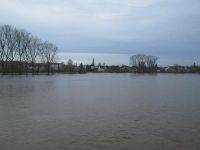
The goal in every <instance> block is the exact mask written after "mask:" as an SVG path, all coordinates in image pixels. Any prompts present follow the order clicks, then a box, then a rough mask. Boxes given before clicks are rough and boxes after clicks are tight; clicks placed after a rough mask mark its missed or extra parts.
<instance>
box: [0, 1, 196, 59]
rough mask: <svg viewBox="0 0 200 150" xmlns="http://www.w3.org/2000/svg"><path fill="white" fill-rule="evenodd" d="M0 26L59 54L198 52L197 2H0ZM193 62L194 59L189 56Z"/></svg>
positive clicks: (193, 54)
mask: <svg viewBox="0 0 200 150" xmlns="http://www.w3.org/2000/svg"><path fill="white" fill-rule="evenodd" d="M0 3H1V5H0V18H1V19H0V24H12V25H15V26H17V27H19V28H25V29H27V30H29V31H31V32H33V34H36V35H38V36H39V37H41V38H43V39H46V40H51V41H52V42H54V43H55V44H57V45H58V46H59V47H60V49H61V50H62V51H63V52H93V53H94V52H97V53H122V54H124V53H125V54H135V53H148V54H155V55H166V56H172V57H176V56H177V57H181V58H183V59H185V58H187V57H190V58H191V59H194V60H195V59H196V60H198V59H199V57H197V56H200V50H199V49H200V10H199V8H200V1H199V0H190V1H188V0H123V1H122V0H84V1H83V0H28V1H27V0H9V1H8V0H0ZM191 61H192V60H191Z"/></svg>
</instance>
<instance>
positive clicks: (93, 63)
mask: <svg viewBox="0 0 200 150" xmlns="http://www.w3.org/2000/svg"><path fill="white" fill-rule="evenodd" d="M91 66H95V62H94V58H93V60H92V65H91Z"/></svg>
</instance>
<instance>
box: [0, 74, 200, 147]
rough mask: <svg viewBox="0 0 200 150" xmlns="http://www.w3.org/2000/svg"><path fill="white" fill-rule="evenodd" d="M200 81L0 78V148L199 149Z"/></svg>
mask: <svg viewBox="0 0 200 150" xmlns="http://www.w3.org/2000/svg"><path fill="white" fill-rule="evenodd" d="M199 83H200V75H195V74H182V75H181V74H159V75H153V76H152V75H151V76H150V75H133V74H84V75H54V76H42V75H41V76H2V77H0V149H1V150H27V149H28V150H45V149H48V150H58V149H59V150H62V149H70V150H71V149H84V150H88V149H92V150H101V149H109V150H113V149H142V150H145V149H147V150H155V149H162V150H163V149H164V150H169V149H170V150H177V149H181V150H197V149H200V143H199V139H200V84H199Z"/></svg>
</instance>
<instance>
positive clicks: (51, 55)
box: [41, 42, 58, 74]
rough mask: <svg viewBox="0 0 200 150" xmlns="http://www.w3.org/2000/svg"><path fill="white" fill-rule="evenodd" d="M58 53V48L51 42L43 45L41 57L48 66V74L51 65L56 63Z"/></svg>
mask: <svg viewBox="0 0 200 150" xmlns="http://www.w3.org/2000/svg"><path fill="white" fill-rule="evenodd" d="M57 51H58V47H57V46H55V45H53V44H52V43H50V42H44V43H43V44H42V51H41V55H42V58H43V61H44V62H45V63H46V64H47V72H48V74H50V65H51V63H53V62H55V58H56V53H57Z"/></svg>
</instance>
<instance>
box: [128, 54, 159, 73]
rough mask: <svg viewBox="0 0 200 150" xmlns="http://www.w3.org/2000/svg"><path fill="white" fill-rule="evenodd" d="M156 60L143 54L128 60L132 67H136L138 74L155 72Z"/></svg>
mask: <svg viewBox="0 0 200 150" xmlns="http://www.w3.org/2000/svg"><path fill="white" fill-rule="evenodd" d="M157 60H158V57H156V56H151V55H149V56H147V55H143V54H137V55H133V56H131V58H130V64H131V65H132V66H134V67H137V69H138V72H143V73H145V72H150V73H153V72H156V70H157Z"/></svg>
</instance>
